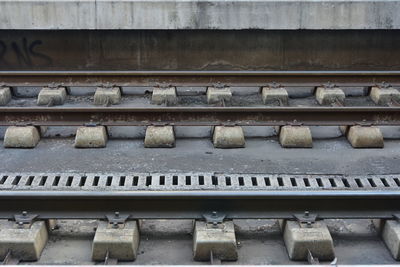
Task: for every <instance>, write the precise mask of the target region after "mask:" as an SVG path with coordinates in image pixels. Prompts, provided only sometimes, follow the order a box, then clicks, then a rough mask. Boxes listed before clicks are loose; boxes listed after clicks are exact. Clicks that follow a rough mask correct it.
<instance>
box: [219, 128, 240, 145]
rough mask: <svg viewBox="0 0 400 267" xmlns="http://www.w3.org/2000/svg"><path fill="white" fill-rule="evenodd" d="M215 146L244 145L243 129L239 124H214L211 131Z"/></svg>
mask: <svg viewBox="0 0 400 267" xmlns="http://www.w3.org/2000/svg"><path fill="white" fill-rule="evenodd" d="M213 143H214V147H215V148H240V147H244V146H245V139H244V133H243V129H242V127H240V126H215V127H214V133H213Z"/></svg>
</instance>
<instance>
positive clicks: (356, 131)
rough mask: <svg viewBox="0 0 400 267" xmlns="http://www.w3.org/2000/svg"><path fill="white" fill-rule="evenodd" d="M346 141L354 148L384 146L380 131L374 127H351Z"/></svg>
mask: <svg viewBox="0 0 400 267" xmlns="http://www.w3.org/2000/svg"><path fill="white" fill-rule="evenodd" d="M347 139H348V140H349V142H350V144H351V145H352V146H353V147H354V148H382V147H383V146H384V142H383V135H382V132H381V130H380V129H379V128H378V127H375V126H360V125H356V126H351V127H350V128H349V129H348V132H347Z"/></svg>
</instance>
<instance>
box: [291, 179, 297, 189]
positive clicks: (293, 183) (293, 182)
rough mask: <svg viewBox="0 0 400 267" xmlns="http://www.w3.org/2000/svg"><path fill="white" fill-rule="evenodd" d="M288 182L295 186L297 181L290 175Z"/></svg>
mask: <svg viewBox="0 0 400 267" xmlns="http://www.w3.org/2000/svg"><path fill="white" fill-rule="evenodd" d="M290 184H291V185H292V186H293V187H297V181H296V179H295V178H293V177H291V178H290Z"/></svg>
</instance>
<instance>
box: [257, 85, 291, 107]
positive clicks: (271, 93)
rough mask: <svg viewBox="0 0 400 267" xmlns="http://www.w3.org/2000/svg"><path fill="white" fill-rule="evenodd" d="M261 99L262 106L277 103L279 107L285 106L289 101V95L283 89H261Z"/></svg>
mask: <svg viewBox="0 0 400 267" xmlns="http://www.w3.org/2000/svg"><path fill="white" fill-rule="evenodd" d="M261 97H262V100H263V103H264V104H273V103H275V104H276V103H277V104H279V105H281V106H286V105H287V104H288V100H289V94H288V92H287V91H286V89H285V88H270V87H263V88H262V90H261Z"/></svg>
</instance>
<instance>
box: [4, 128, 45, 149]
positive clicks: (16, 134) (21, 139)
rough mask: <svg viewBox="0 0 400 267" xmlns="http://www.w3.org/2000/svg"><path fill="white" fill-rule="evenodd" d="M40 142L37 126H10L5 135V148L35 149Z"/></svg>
mask: <svg viewBox="0 0 400 267" xmlns="http://www.w3.org/2000/svg"><path fill="white" fill-rule="evenodd" d="M39 140H40V133H39V130H38V128H36V127H35V126H10V127H8V128H7V130H6V133H5V134H4V147H8V148H34V147H35V146H36V145H37V144H38V143H39Z"/></svg>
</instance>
